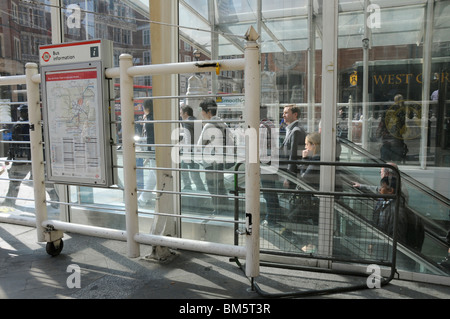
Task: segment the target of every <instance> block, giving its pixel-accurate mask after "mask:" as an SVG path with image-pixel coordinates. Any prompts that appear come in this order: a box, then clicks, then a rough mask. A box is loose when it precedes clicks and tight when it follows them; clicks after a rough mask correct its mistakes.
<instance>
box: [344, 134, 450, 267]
mask: <svg viewBox="0 0 450 319" xmlns="http://www.w3.org/2000/svg"><path fill="white" fill-rule="evenodd" d="M340 144H341V146H342V150H343V153H346V154H351V155H352V156H350V157H347V158H351V162H353V163H361V165H364V164H363V163H366V164H369V163H370V164H372V165H385V164H386V163H384V162H383V161H381V160H380V159H378V158H376V157H374V156H373V155H372V154H370V153H369V152H367V151H366V150H364V149H362V148H361V147H359V146H358V145H357V144H354V143H352V142H350V141H348V140H345V139H341V140H340ZM370 164H369V165H370ZM378 169H379V168H378ZM340 170H341V174H342V176H343V178H342V179H343V185H344V187H345V191H356V190H355V189H354V188H353V187H352V185H351V182H352V181H357V182H359V183H361V184H371V185H378V183H379V181H380V175H379V173H378V170H377V169H370V168H364V169H361V168H358V167H357V166H344V167H341V168H340ZM399 172H400V176H401V183H402V190H404V191H405V192H406V193H407V194H408V201H407V203H406V206H407V208H408V210H409V211H410V212H411V213H413V214H414V215H416V216H419V217H420V220H421V221H422V222H423V226H424V231H425V238H424V242H423V245H422V247H421V249H420V251H417V250H414V249H411V248H410V247H406V246H405V245H403V244H399V246H398V247H399V256H402V257H403V258H404V259H405V258H406V259H410V260H416V261H417V264H421V265H424V264H426V265H427V267H419V268H420V269H419V270H418V269H417V266H416V269H409V270H412V271H420V272H427V273H428V272H430V273H435V274H440V275H447V276H449V275H450V270H449V269H448V268H445V267H443V266H441V265H440V262H441V261H442V260H443V259H444V258H445V257H446V256H447V254H448V247H449V246H448V244H447V242H446V236H447V234H448V231H449V230H450V223H449V218H450V216H449V214H450V200H449V199H448V198H446V197H445V196H443V195H442V194H440V193H438V192H436V191H434V190H432V189H430V188H429V187H427V186H426V185H424V184H423V183H421V182H419V181H417V180H416V179H414V178H412V177H411V176H409V175H408V174H406V173H404V172H402V171H401V170H400V171H399ZM413 268H414V267H413ZM424 268H428V269H433V270H424Z"/></svg>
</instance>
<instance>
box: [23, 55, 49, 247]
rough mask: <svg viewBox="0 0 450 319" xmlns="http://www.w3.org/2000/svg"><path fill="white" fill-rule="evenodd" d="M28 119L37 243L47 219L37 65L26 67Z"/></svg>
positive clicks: (29, 64) (27, 65) (41, 240)
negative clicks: (35, 78) (35, 80)
mask: <svg viewBox="0 0 450 319" xmlns="http://www.w3.org/2000/svg"><path fill="white" fill-rule="evenodd" d="M25 68H26V71H25V74H26V85H27V100H28V118H29V122H30V151H31V170H32V174H33V191H34V200H35V213H36V232H37V241H38V242H44V241H45V239H44V230H45V228H44V227H42V225H41V222H42V221H44V220H46V219H47V206H46V203H45V196H46V195H45V194H46V193H45V169H44V152H43V147H42V129H41V118H42V117H41V106H40V103H39V101H40V100H39V82H34V81H33V76H34V75H36V74H38V66H37V64H36V63H27V64H26V65H25Z"/></svg>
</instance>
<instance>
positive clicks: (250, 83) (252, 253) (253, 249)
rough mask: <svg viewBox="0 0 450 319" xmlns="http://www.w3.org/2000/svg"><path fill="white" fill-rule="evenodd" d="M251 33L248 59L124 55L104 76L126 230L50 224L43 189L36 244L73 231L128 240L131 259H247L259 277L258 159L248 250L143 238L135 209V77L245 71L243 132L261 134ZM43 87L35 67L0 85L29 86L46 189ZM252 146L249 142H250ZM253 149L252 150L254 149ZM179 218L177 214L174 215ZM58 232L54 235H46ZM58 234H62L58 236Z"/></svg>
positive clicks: (251, 187)
mask: <svg viewBox="0 0 450 319" xmlns="http://www.w3.org/2000/svg"><path fill="white" fill-rule="evenodd" d="M252 29H253V28H251V29H250V30H249V32H248V33H247V44H246V48H245V53H244V58H240V59H231V60H228V59H227V60H219V61H203V62H188V63H170V64H160V65H145V66H133V65H132V56H131V55H128V54H122V55H121V56H120V66H119V67H118V68H109V69H107V70H106V71H105V74H106V77H107V78H120V96H121V115H122V137H123V141H122V149H123V155H124V156H123V170H124V181H123V184H124V198H125V215H126V230H125V231H120V230H112V229H106V228H101V227H94V226H86V225H78V224H71V223H67V222H63V221H56V220H48V217H47V207H46V192H45V187H34V198H35V201H34V203H35V216H36V217H35V219H34V224H35V226H36V228H37V240H38V241H39V242H45V241H47V242H49V238H50V240H52V241H53V240H55V241H58V240H60V239H61V237H62V234H60V233H61V231H70V232H75V233H81V234H85V235H90V236H97V237H104V238H110V239H117V240H126V242H127V254H128V256H129V257H138V256H139V255H140V251H139V244H149V245H155V246H164V247H172V248H183V249H187V250H194V251H199V252H205V253H214V254H219V255H225V256H230V257H241V258H245V259H246V275H247V276H249V277H256V276H258V275H259V225H260V216H259V214H260V207H259V205H260V185H259V181H260V178H259V174H260V171H259V170H260V168H259V159H258V156H253V157H252V159H254V158H256V161H254V160H252V161H251V162H250V161H249V156H247V157H246V162H245V172H246V173H245V183H246V185H248V187H247V191H246V193H245V197H246V200H245V211H246V230H245V236H246V238H245V239H246V240H245V247H244V246H237V245H226V244H217V243H212V242H205V241H197V240H188V239H183V238H173V237H168V236H160V235H152V234H143V233H139V224H138V223H139V220H138V214H137V211H138V206H137V194H136V189H137V181H136V171H135V163H136V151H135V143H134V140H133V136H134V134H135V131H134V106H133V78H134V77H139V76H151V75H162V74H181V73H202V72H215V71H216V67H217V66H220V69H221V70H223V71H236V70H244V74H245V108H246V109H247V110H248V112H245V113H246V114H251V115H252V116H248V117H245V118H244V120H245V127H246V128H249V129H253V130H254V131H255V132H256V134H259V107H260V63H259V46H258V45H257V43H256V40H257V37H258V35H255V33H254V32H251V31H254V30H252ZM40 82H41V77H40V74H38V65H37V64H36V63H27V64H26V74H25V75H24V76H9V77H0V85H14V84H26V91H27V97H28V110H29V111H28V112H29V123H30V143H31V158H32V163H31V164H32V173H33V180H34V185H44V184H45V177H44V173H45V171H44V158H43V151H42V145H43V141H42V131H41V129H39V128H40V127H41V110H40V99H39V96H40V94H39V93H40V92H39V84H40ZM248 144H251V143H248ZM253 144H256V145H246V151H245V153H246V154H249V152H250V151H251V152H256V153H255V154H259V149H258V148H259V146H258V145H257V144H258V143H253ZM250 147H251V149H250ZM174 215H175V213H174ZM0 222H12V223H23V224H26V225H31V224H33V219H30V218H29V217H20V216H14V215H12V214H11V215H8V214H5V215H3V216H0ZM53 229H54V230H55V234H56V235H55V236H48V233H49V232H52V231H53ZM59 234H60V235H59Z"/></svg>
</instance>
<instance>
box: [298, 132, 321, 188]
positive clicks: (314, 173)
mask: <svg viewBox="0 0 450 319" xmlns="http://www.w3.org/2000/svg"><path fill="white" fill-rule="evenodd" d="M302 156H303V159H304V160H307V161H320V133H317V132H313V133H309V134H308V135H306V138H305V149H304V150H303V153H302ZM319 176H320V167H319V165H312V164H307V165H306V164H305V165H301V166H300V177H301V178H302V179H303V180H304V181H305V182H307V183H308V184H311V186H317V187H318V186H319Z"/></svg>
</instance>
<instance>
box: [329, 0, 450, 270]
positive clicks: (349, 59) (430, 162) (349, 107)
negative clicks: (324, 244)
mask: <svg viewBox="0 0 450 319" xmlns="http://www.w3.org/2000/svg"><path fill="white" fill-rule="evenodd" d="M339 3H340V9H341V13H340V15H339V26H340V27H339V54H338V59H339V66H340V67H339V75H338V76H339V88H338V92H339V100H338V108H337V111H338V112H339V113H338V114H339V116H338V125H337V129H338V132H342V135H341V136H340V137H341V138H342V140H341V141H342V143H341V146H342V156H341V160H344V161H356V162H358V161H361V162H366V161H374V162H381V161H385V162H393V163H396V164H397V165H399V167H400V171H401V172H402V173H407V174H408V175H409V176H408V175H404V176H403V178H402V185H403V188H402V191H403V192H404V194H405V198H406V206H407V207H409V208H410V209H412V210H414V211H415V212H416V213H418V214H421V216H422V218H423V222H424V224H425V227H426V230H427V232H426V233H425V241H424V244H423V247H422V250H421V253H422V254H423V255H424V256H426V257H425V258H424V260H425V262H424V264H423V265H422V264H421V266H420V267H418V266H417V265H414V264H412V263H411V262H410V261H408V259H409V258H410V256H409V255H408V253H407V252H406V253H405V252H403V251H402V252H401V253H400V254H399V256H400V259H402V258H406V259H405V260H404V261H406V263H403V262H400V263H399V267H401V268H402V269H407V270H412V271H420V272H428V271H429V270H427V267H428V266H424V265H426V260H430V261H433V262H440V261H441V260H442V259H443V258H444V257H445V256H446V255H447V246H446V244H445V241H444V240H443V239H444V238H445V235H446V233H447V231H448V227H449V217H450V216H449V215H448V214H449V213H448V212H449V202H448V195H449V193H448V190H447V189H448V187H440V186H438V185H437V183H429V182H427V181H428V180H448V179H447V178H448V177H446V176H444V175H447V169H443V170H441V169H436V170H435V169H434V168H433V166H440V167H444V166H445V167H448V163H447V161H446V156H447V153H448V150H447V149H448V146H447V145H446V137H445V135H446V131H445V130H442V127H439V124H438V123H441V124H442V123H444V122H445V120H444V119H445V118H446V117H447V116H448V115H446V112H447V111H446V109H447V108H448V107H447V102H446V100H447V98H446V91H447V88H448V81H447V77H448V71H447V70H448V61H447V58H448V52H447V51H446V47H447V44H446V41H447V39H446V38H447V36H444V35H443V33H442V30H440V31H437V30H436V29H440V28H442V29H445V28H448V27H447V24H448V23H447V22H443V20H445V17H447V16H448V11H447V10H446V9H448V6H449V4H450V3H445V2H443V3H441V2H439V3H436V4H435V7H434V21H431V20H430V21H427V20H426V17H427V10H428V6H427V2H426V1H421V2H419V1H405V2H402V3H400V2H395V3H392V4H389V3H387V2H384V1H383V2H377V4H376V5H375V6H374V7H372V9H373V11H370V12H369V17H370V18H372V19H375V20H372V22H373V21H375V22H376V21H378V22H379V25H372V24H370V23H369V22H368V21H367V20H365V18H364V9H363V8H362V7H361V4H360V7H359V8H358V5H356V3H354V2H352V1H340V2H339ZM441 16H442V17H443V19H442V18H441ZM427 27H430V28H432V30H433V32H432V36H433V38H432V40H433V42H432V45H431V47H430V48H428V47H427V37H428V36H429V35H428V33H427ZM434 31H437V32H434ZM436 34H438V36H437V37H435V35H436ZM439 34H440V35H439ZM365 35H366V36H367V42H366V43H367V49H365V43H364V41H363V38H364V36H365ZM365 50H366V53H367V54H366V55H365V54H364V51H365ZM430 50H431V51H430ZM430 53H431V54H430ZM365 57H367V60H366V62H365ZM427 58H430V66H431V69H430V71H431V72H430V75H431V77H428V78H427V77H425V76H424V71H426V63H427V61H426V59H427ZM364 72H367V78H368V85H367V91H366V92H364V86H363V84H364V75H365V74H364ZM425 85H429V87H428V88H426V87H425ZM427 92H429V93H427ZM441 92H442V93H443V94H444V96H441V97H439V95H440V94H441ZM423 94H429V95H428V96H423ZM365 119H366V120H365ZM425 123H427V125H426V126H424V124H425ZM364 133H365V134H364ZM369 158H371V159H370V160H369ZM380 160H381V161H380ZM420 166H426V167H428V170H426V171H425V170H420V169H418V167H420ZM348 171H352V173H351V174H349V176H351V175H352V174H354V175H353V176H354V178H355V177H356V178H360V181H365V182H367V183H368V184H370V185H372V186H374V187H375V186H378V185H379V181H380V177H379V175H378V176H377V174H375V173H373V172H372V173H370V171H371V170H370V169H364V170H353V169H348ZM437 171H439V172H441V173H442V174H441V175H440V177H439V178H435V176H436V174H438V173H436V172H437ZM444 172H445V173H444ZM357 176H358V177H357ZM410 176H411V177H410ZM414 178H416V180H415V179H414ZM432 189H433V190H435V191H437V192H434V191H433V190H432ZM439 193H441V194H444V196H442V195H441V194H439ZM446 197H447V198H446ZM419 216H420V215H419ZM371 220H372V218H371V217H370V218H369V221H371ZM400 227H401V226H400ZM434 236H436V237H434ZM436 238H440V239H441V241H439V240H437V239H436ZM413 258H414V257H413ZM416 261H418V259H416Z"/></svg>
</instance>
